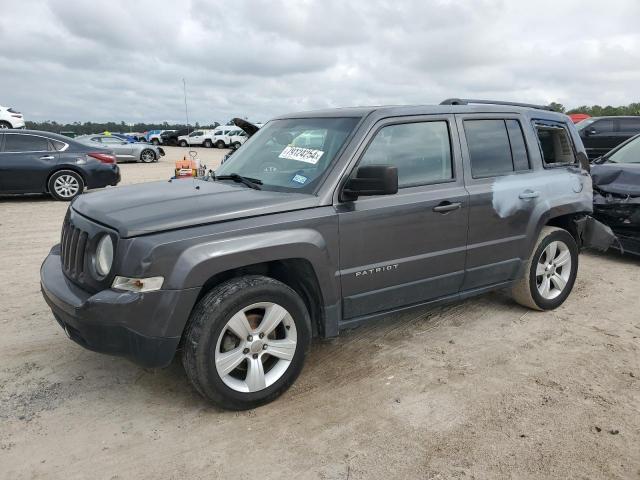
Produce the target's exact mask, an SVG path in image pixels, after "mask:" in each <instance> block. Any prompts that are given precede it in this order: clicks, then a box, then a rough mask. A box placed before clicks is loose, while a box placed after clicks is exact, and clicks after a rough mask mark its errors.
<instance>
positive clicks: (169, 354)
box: [40, 245, 198, 367]
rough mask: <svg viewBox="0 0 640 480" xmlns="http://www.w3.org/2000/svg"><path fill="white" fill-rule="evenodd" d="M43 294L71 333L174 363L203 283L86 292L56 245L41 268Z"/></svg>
mask: <svg viewBox="0 0 640 480" xmlns="http://www.w3.org/2000/svg"><path fill="white" fill-rule="evenodd" d="M40 286H41V290H42V295H43V297H44V299H45V301H46V302H47V304H48V305H49V307H50V308H51V311H52V312H53V315H54V317H55V319H56V320H57V321H58V323H59V324H60V326H61V327H62V328H63V329H64V330H65V332H66V333H67V335H68V336H69V338H71V340H73V341H75V342H76V343H78V344H79V345H81V346H83V347H85V348H87V349H89V350H93V351H96V352H100V353H107V354H111V355H118V356H123V357H126V358H128V359H130V360H132V361H133V362H135V363H137V364H139V365H142V366H144V367H165V366H167V365H169V363H171V360H172V359H173V357H174V355H175V352H176V349H177V347H178V344H179V342H180V337H181V333H182V330H183V328H184V325H185V324H186V321H187V319H188V316H189V313H190V312H191V308H192V306H193V304H194V303H195V300H196V298H197V295H198V291H197V290H198V289H185V290H158V291H155V292H146V293H135V292H124V291H118V290H112V289H107V290H103V291H101V292H98V293H96V294H91V293H89V292H86V291H84V290H82V289H80V288H79V287H77V286H76V285H75V284H73V283H72V282H71V281H70V280H69V279H67V278H66V277H65V276H64V274H63V272H62V265H61V263H60V248H59V245H56V246H55V247H54V248H53V249H51V252H49V255H48V256H47V258H46V259H45V260H44V262H43V264H42V267H41V268H40Z"/></svg>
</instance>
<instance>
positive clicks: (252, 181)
mask: <svg viewBox="0 0 640 480" xmlns="http://www.w3.org/2000/svg"><path fill="white" fill-rule="evenodd" d="M213 179H214V180H233V181H234V182H236V183H244V184H245V185H246V186H247V187H249V188H253V189H254V190H262V189H261V188H260V185H262V180H260V179H259V178H251V177H244V176H242V175H239V174H237V173H230V174H229V175H215V173H214V175H213Z"/></svg>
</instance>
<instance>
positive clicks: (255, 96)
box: [0, 0, 640, 123]
mask: <svg viewBox="0 0 640 480" xmlns="http://www.w3.org/2000/svg"><path fill="white" fill-rule="evenodd" d="M639 16H640V3H639V2H637V0H628V1H626V0H610V1H609V2H596V1H591V0H579V1H566V2H557V1H550V0H541V1H537V2H511V1H506V0H503V1H500V0H480V1H468V2H454V1H446V0H439V1H438V0H432V1H421V0H415V1H392V0H388V1H387V0H361V1H351V2H344V1H338V0H325V1H320V0H318V1H313V0H299V1H285V0H275V1H267V0H253V1H249V0H246V1H245V0H237V1H236V2H218V1H215V2H214V1H207V0H191V1H184V2H163V1H158V0H143V1H136V2H130V1H126V0H111V1H110V2H108V3H106V4H104V3H103V4H96V3H95V2H86V1H82V0H48V1H46V0H21V1H20V2H8V3H6V4H5V5H3V8H2V15H0V65H2V67H1V68H0V103H1V104H3V105H8V106H15V107H17V108H19V109H20V110H21V111H23V112H24V113H25V114H26V116H27V118H29V119H34V120H44V119H52V120H58V121H74V120H79V121H86V120H95V121H100V120H118V121H119V120H124V121H127V122H135V121H164V120H167V121H184V108H183V99H182V78H186V80H187V88H188V97H189V104H190V116H191V119H192V121H199V122H201V123H209V122H211V121H214V120H217V121H225V120H227V119H228V118H230V117H231V116H237V115H241V116H248V117H249V118H251V119H254V120H266V119H268V118H269V117H272V116H274V115H278V114H281V113H285V112H287V111H292V110H306V109H313V108H324V107H334V106H350V105H358V104H360V105H361V104H403V103H435V102H439V101H440V100H442V99H443V98H445V97H451V96H469V97H487V98H496V99H510V100H520V101H527V102H539V103H546V102H549V101H559V102H561V103H564V104H565V105H568V106H577V105H581V104H594V103H599V104H625V103H630V102H632V101H638V97H637V85H638V82H639V80H640V30H639V29H638V28H637V18H639Z"/></svg>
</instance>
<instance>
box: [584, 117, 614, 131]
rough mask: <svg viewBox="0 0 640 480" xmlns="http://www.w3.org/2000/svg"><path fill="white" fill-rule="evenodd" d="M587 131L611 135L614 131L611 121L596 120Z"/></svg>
mask: <svg viewBox="0 0 640 480" xmlns="http://www.w3.org/2000/svg"><path fill="white" fill-rule="evenodd" d="M589 129H590V130H595V133H612V132H613V130H614V125H613V120H611V119H603V120H596V121H595V122H593V123H592V124H591V125H589Z"/></svg>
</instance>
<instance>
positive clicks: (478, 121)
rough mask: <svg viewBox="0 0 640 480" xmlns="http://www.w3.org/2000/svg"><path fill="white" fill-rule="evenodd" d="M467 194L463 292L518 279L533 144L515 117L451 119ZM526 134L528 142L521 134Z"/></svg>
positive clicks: (533, 193)
mask: <svg viewBox="0 0 640 480" xmlns="http://www.w3.org/2000/svg"><path fill="white" fill-rule="evenodd" d="M456 121H457V124H458V131H459V132H460V140H461V142H460V143H461V146H462V157H463V161H464V174H465V185H466V187H467V190H468V192H469V236H468V244H467V261H466V272H465V278H464V282H463V285H462V290H463V291H469V290H473V289H477V288H482V287H487V286H490V285H496V284H499V283H502V282H507V281H509V280H512V279H514V278H515V277H516V275H517V274H518V271H519V268H520V266H521V263H522V256H523V252H524V251H525V250H526V246H527V228H528V225H529V222H530V220H531V216H532V212H533V208H534V204H535V203H534V201H535V199H536V198H537V197H538V196H539V195H540V193H539V191H537V190H536V188H535V187H534V186H533V185H530V183H531V180H532V174H533V170H532V169H531V162H530V153H529V152H530V147H528V145H536V143H537V142H536V139H535V138H534V137H533V136H532V135H531V132H530V129H529V130H525V129H524V128H523V127H524V124H523V119H522V118H520V116H519V115H517V114H514V115H507V114H499V115H491V114H489V115H484V114H483V115H480V114H468V115H456ZM525 131H528V132H529V137H528V141H527V140H525V138H527V137H526V136H525V134H524V132H525Z"/></svg>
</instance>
